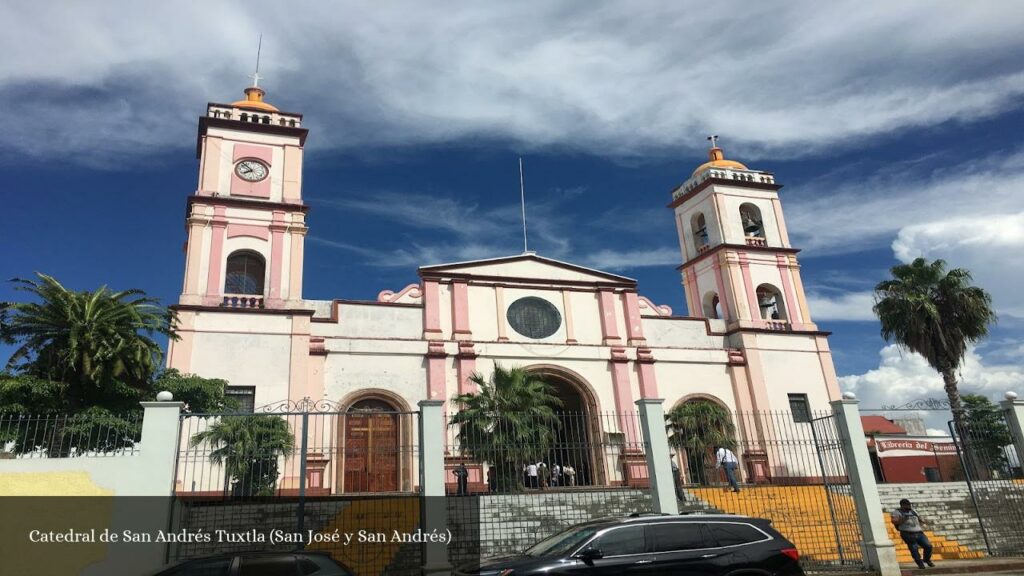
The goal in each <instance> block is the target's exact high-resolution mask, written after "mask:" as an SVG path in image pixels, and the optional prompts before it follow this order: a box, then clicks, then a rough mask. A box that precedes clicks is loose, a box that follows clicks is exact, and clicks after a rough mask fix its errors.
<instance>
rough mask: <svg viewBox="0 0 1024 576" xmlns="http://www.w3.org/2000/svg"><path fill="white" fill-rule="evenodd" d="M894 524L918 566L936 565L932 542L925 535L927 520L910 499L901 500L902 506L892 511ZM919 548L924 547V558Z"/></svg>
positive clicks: (922, 567)
mask: <svg viewBox="0 0 1024 576" xmlns="http://www.w3.org/2000/svg"><path fill="white" fill-rule="evenodd" d="M891 519H892V525H893V526H895V527H896V529H897V530H899V531H900V538H902V539H903V542H904V543H905V544H906V545H907V548H909V549H910V556H911V557H912V558H913V559H914V563H915V564H917V567H918V568H921V569H924V568H925V565H926V564H927V565H928V566H932V567H934V566H935V564H934V563H933V562H932V543H931V542H929V541H928V536H925V533H924V525H925V521H924V520H923V519H922V518H921V516H919V515H918V514H917V512H916V511H914V509H913V507H911V506H910V500H907V499H906V498H904V499H902V500H900V507H899V508H897V509H896V510H893V511H892V515H891ZM918 548H924V558H921V553H920V552H919V551H918Z"/></svg>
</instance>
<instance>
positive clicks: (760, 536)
mask: <svg viewBox="0 0 1024 576" xmlns="http://www.w3.org/2000/svg"><path fill="white" fill-rule="evenodd" d="M770 524H771V522H770V521H769V520H764V519H761V518H749V517H746V516H731V515H720V514H695V515H684V516H670V515H667V514H666V515H652V514H645V515H633V516H631V517H629V518H625V519H622V518H619V519H606V520H595V521H593V522H587V523H585V524H577V525H576V526H573V527H572V528H569V529H568V530H565V531H563V532H559V533H558V534H555V535H554V536H551V537H550V538H545V539H544V540H541V541H540V542H538V543H537V544H534V545H533V546H532V547H531V548H529V549H527V550H526V551H525V552H523V553H522V554H521V555H517V556H508V557H503V558H491V559H488V560H484V561H483V562H482V563H481V564H480V565H479V566H464V567H461V568H460V569H459V570H458V571H457V572H456V574H459V575H474V576H523V575H533V574H536V575H539V574H545V575H546V574H580V575H583V574H586V575H591V574H593V575H604V574H609V575H611V574H648V575H652V576H653V575H658V574H666V575H669V574H686V575H688V576H689V575H692V576H719V575H721V576H728V575H737V576H738V575H741V574H742V575H744V576H748V575H749V576H758V575H763V576H803V573H804V572H803V570H802V569H801V568H800V563H799V561H798V560H799V557H800V555H799V553H798V552H797V550H796V547H795V546H793V543H792V542H790V541H789V540H786V538H785V537H783V536H782V535H781V534H779V533H778V532H776V531H775V530H774V529H773V528H772V527H771V525H770Z"/></svg>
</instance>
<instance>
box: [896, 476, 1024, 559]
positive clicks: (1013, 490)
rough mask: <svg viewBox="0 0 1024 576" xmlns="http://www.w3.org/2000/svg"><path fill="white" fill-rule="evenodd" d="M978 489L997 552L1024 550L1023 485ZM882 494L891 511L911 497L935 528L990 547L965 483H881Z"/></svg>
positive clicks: (980, 547) (975, 547)
mask: <svg viewBox="0 0 1024 576" xmlns="http://www.w3.org/2000/svg"><path fill="white" fill-rule="evenodd" d="M974 490H975V495H976V496H977V498H978V508H979V509H980V510H981V513H982V516H983V517H984V519H985V528H986V530H987V531H988V536H989V543H990V544H991V545H992V549H993V550H992V551H993V553H994V554H996V555H1020V554H1024V541H1022V534H1024V485H1019V484H1012V483H1008V482H976V483H974ZM878 494H879V497H880V499H881V501H882V508H883V509H884V510H885V513H886V514H889V513H890V512H892V511H893V510H894V509H896V508H898V507H899V502H900V499H902V498H907V499H908V500H910V501H911V502H912V503H913V506H914V509H915V510H917V512H918V513H919V514H920V515H921V516H922V518H924V519H925V521H926V522H928V528H929V529H930V530H931V531H933V532H934V533H936V534H938V535H940V536H944V537H946V538H949V539H952V540H956V541H957V542H959V543H960V544H962V545H964V546H967V547H968V548H970V549H971V550H975V551H978V552H985V551H986V550H987V548H986V545H985V538H984V536H983V535H982V532H981V528H980V524H979V522H978V514H977V511H976V510H975V508H974V504H973V502H972V501H971V494H970V491H969V489H968V487H967V483H966V482H935V483H916V484H879V485H878ZM898 544H899V543H897V545H898Z"/></svg>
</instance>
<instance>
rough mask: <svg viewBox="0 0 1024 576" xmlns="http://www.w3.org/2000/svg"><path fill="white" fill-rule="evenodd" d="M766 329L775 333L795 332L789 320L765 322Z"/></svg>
mask: <svg viewBox="0 0 1024 576" xmlns="http://www.w3.org/2000/svg"><path fill="white" fill-rule="evenodd" d="M764 327H765V328H767V329H769V330H773V331H775V332H792V331H793V326H792V325H791V324H790V323H789V322H788V321H787V320H765V321H764Z"/></svg>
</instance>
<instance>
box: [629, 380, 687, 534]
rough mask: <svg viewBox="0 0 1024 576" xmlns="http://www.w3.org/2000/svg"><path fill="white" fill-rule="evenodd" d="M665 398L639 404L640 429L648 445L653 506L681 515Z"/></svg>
mask: <svg viewBox="0 0 1024 576" xmlns="http://www.w3.org/2000/svg"><path fill="white" fill-rule="evenodd" d="M664 402H665V401H664V400H663V399H661V398H643V399H641V400H637V401H636V405H637V407H639V408H640V425H641V426H642V427H643V432H644V439H645V440H646V441H647V446H646V448H647V450H645V452H646V453H647V476H648V477H649V478H650V479H651V501H652V502H651V504H652V506H653V508H654V511H655V512H660V513H664V514H673V515H675V514H679V504H678V502H676V493H675V480H676V479H675V478H673V477H672V455H671V454H670V453H669V451H668V434H667V433H666V432H665V409H664V408H663V407H662V403H664Z"/></svg>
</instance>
